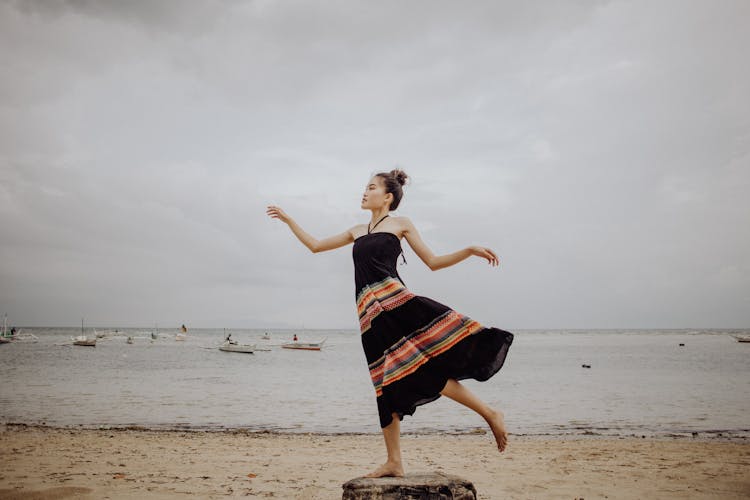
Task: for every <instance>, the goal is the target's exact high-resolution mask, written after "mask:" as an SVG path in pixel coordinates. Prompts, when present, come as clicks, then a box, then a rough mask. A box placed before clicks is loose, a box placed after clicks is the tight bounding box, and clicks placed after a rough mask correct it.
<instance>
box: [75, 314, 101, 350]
mask: <svg viewBox="0 0 750 500" xmlns="http://www.w3.org/2000/svg"><path fill="white" fill-rule="evenodd" d="M71 340H72V341H73V345H80V346H85V347H96V335H94V337H92V338H88V337H87V336H86V335H85V334H84V333H83V318H81V334H80V335H79V336H77V337H71Z"/></svg>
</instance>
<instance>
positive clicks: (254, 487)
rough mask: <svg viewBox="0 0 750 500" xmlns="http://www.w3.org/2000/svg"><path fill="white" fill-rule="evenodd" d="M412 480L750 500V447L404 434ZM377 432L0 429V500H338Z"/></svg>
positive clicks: (372, 461)
mask: <svg viewBox="0 0 750 500" xmlns="http://www.w3.org/2000/svg"><path fill="white" fill-rule="evenodd" d="M402 447H403V454H404V461H405V467H406V470H407V472H431V471H441V472H446V473H450V474H455V475H458V476H461V477H464V478H466V479H468V480H470V481H472V482H473V483H474V485H475V487H476V488H477V492H478V498H480V499H507V498H512V499H514V498H530V499H545V498H556V499H557V498H569V499H574V498H586V499H591V498H615V499H616V498H660V499H670V498H674V499H678V498H679V499H685V498H717V499H718V498H721V499H733V498H737V499H739V498H743V499H747V498H750V472H749V471H750V467H749V466H750V443H747V442H728V441H717V440H700V439H693V438H677V439H664V438H662V439H655V438H649V439H640V438H634V437H630V438H591V437H578V438H569V437H568V438H563V437H559V438H549V437H545V438H540V437H528V436H514V435H512V434H511V436H510V441H509V446H508V449H507V450H506V452H505V453H502V454H500V453H498V452H497V451H496V450H495V448H494V444H493V441H492V437H491V435H490V434H474V435H420V436H413V435H411V436H410V435H407V436H404V438H403V442H402ZM384 454H385V451H384V446H383V443H382V438H381V437H380V436H378V435H355V436H350V435H335V436H329V435H308V434H253V433H244V432H219V433H216V432H211V433H207V432H178V431H147V430H81V429H74V430H66V429H53V428H46V427H25V426H3V427H0V498H9V499H16V498H18V499H32V498H34V499H61V498H82V499H105V498H111V499H141V498H155V499H172V498H226V497H248V498H269V497H270V498H282V499H297V498H299V499H324V498H325V499H337V498H341V492H342V490H341V485H342V484H343V483H344V482H346V481H347V480H349V479H352V478H355V477H358V476H361V475H362V474H364V473H366V472H369V471H370V470H371V469H373V468H375V466H377V465H379V464H380V462H381V460H382V459H383V458H384Z"/></svg>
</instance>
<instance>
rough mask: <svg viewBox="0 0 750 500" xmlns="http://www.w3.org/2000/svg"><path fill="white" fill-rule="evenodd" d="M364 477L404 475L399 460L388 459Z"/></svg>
mask: <svg viewBox="0 0 750 500" xmlns="http://www.w3.org/2000/svg"><path fill="white" fill-rule="evenodd" d="M364 477H404V468H403V467H402V466H401V463H400V462H391V461H388V462H386V463H384V464H383V465H381V466H380V467H378V468H377V469H375V470H374V471H372V472H370V473H369V474H367V475H366V476H364Z"/></svg>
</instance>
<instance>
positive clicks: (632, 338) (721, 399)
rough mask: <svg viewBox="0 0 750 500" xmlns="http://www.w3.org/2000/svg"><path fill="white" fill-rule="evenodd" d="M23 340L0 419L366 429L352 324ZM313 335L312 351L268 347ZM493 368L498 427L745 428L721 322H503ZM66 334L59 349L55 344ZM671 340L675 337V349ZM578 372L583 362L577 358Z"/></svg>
mask: <svg viewBox="0 0 750 500" xmlns="http://www.w3.org/2000/svg"><path fill="white" fill-rule="evenodd" d="M23 331H24V332H30V333H34V334H35V335H37V336H38V337H39V341H38V342H36V343H11V344H6V345H2V346H0V379H1V380H2V385H0V421H1V422H3V423H27V424H46V425H52V426H84V427H98V426H117V427H119V426H131V425H134V426H143V427H147V428H170V429H171V428H195V429H216V430H218V429H225V428H230V429H248V430H253V431H254V430H270V431H284V432H322V433H377V432H380V428H379V425H378V418H377V408H376V404H375V397H374V391H373V388H372V386H371V384H370V381H369V374H368V371H367V366H366V363H365V358H364V354H363V353H362V350H361V346H360V343H359V335H358V332H356V331H340V330H330V331H321V330H315V331H310V330H304V331H303V330H297V331H292V330H287V331H278V330H269V332H270V334H271V340H270V341H265V340H261V339H260V337H261V335H262V334H263V331H262V330H232V331H231V332H232V338H233V339H236V340H238V341H240V342H241V343H255V344H257V345H258V346H267V347H268V348H269V349H270V350H268V351H259V352H256V353H255V354H238V353H225V352H221V351H219V350H217V349H216V348H215V347H216V346H217V345H218V344H219V342H220V341H221V339H222V335H223V332H222V331H221V330H207V329H206V330H191V331H190V333H189V335H188V338H187V341H184V342H177V341H175V340H174V334H175V333H176V332H177V330H172V331H162V332H161V333H162V336H161V337H160V338H159V339H158V340H156V341H153V342H152V341H151V340H150V339H149V338H148V337H149V333H150V332H148V331H144V330H140V329H124V330H122V331H123V332H124V333H125V334H127V335H133V336H136V337H139V338H136V339H135V342H134V343H133V344H127V343H126V342H125V336H119V337H113V338H109V339H100V340H99V342H98V343H97V346H96V347H95V348H90V347H73V346H71V345H69V344H70V337H71V336H74V335H77V334H78V333H79V330H78V329H75V328H72V329H64V328H32V329H23ZM294 333H297V334H298V335H299V336H300V340H302V341H304V340H306V339H313V340H314V339H319V338H323V337H327V341H326V344H325V347H324V349H323V350H322V351H320V352H314V351H292V350H286V349H281V348H280V347H279V344H280V343H281V342H282V341H287V340H290V339H291V337H292V335H293V334H294ZM514 333H515V335H516V337H515V341H514V344H513V346H512V347H511V350H510V353H509V356H508V359H507V361H506V364H505V366H504V367H503V369H502V370H501V371H500V372H499V373H498V374H497V375H496V376H495V377H493V378H492V379H491V380H489V381H487V382H483V383H479V382H475V381H466V383H467V384H468V385H469V386H470V387H471V388H472V390H474V391H475V392H476V393H477V394H478V395H480V396H481V397H482V398H483V399H485V400H486V401H487V402H488V403H490V404H492V405H494V406H496V407H497V408H500V409H502V410H503V411H504V412H505V414H506V422H507V425H508V428H509V431H510V432H511V433H512V434H552V435H559V434H603V435H632V434H635V435H671V434H681V435H682V434H684V435H691V434H692V433H699V435H704V436H712V435H714V436H716V435H719V434H721V435H722V436H723V437H730V438H733V437H736V438H740V439H745V438H747V437H750V419H748V414H750V362H748V358H749V357H750V343H739V342H737V341H736V340H735V339H734V338H733V337H732V336H731V335H730V333H744V334H749V333H750V331H747V330H745V331H731V332H730V331H727V330H604V331H594V330H581V331H560V330H555V331H531V330H518V331H514ZM65 344H68V345H65ZM680 344H684V346H680ZM584 364H586V365H590V366H591V368H583V367H582V365H584ZM483 427H484V425H483V422H482V421H481V419H480V418H479V417H478V416H477V415H475V414H473V413H472V412H471V411H469V410H466V409H464V408H462V407H460V406H459V405H457V404H456V403H454V402H452V401H449V400H447V399H446V398H441V399H439V400H438V401H436V402H434V403H431V404H428V405H426V406H423V407H420V408H419V409H418V410H417V413H416V414H415V415H414V416H413V417H406V418H405V420H404V423H403V425H402V431H403V432H405V433H409V432H417V433H419V432H428V433H430V432H471V431H472V430H473V429H476V428H483Z"/></svg>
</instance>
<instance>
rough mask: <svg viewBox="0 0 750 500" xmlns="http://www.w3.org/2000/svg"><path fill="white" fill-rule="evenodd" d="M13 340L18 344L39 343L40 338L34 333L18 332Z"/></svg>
mask: <svg viewBox="0 0 750 500" xmlns="http://www.w3.org/2000/svg"><path fill="white" fill-rule="evenodd" d="M13 340H14V341H16V342H37V341H38V340H39V337H37V336H36V335H34V334H33V333H28V332H22V331H18V332H16V334H15V335H14V336H13Z"/></svg>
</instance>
